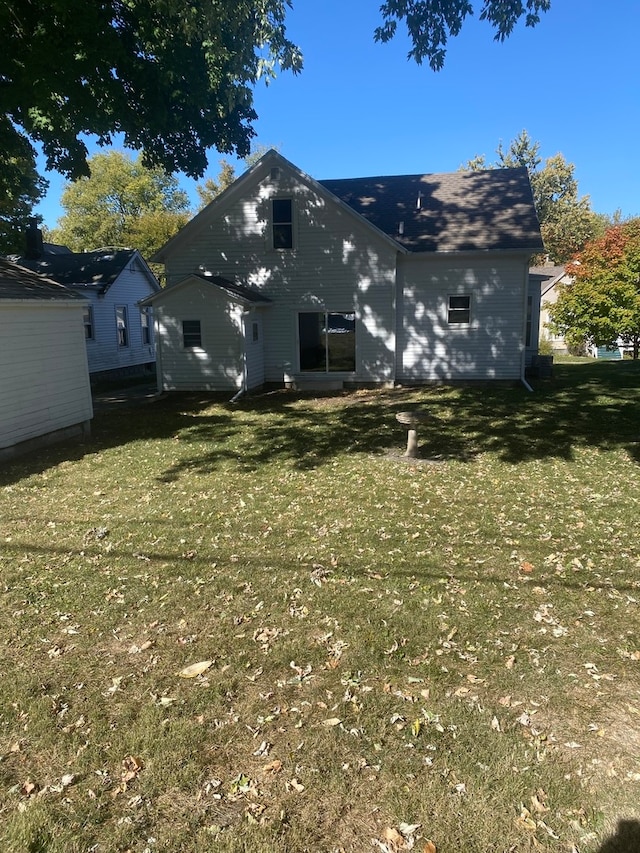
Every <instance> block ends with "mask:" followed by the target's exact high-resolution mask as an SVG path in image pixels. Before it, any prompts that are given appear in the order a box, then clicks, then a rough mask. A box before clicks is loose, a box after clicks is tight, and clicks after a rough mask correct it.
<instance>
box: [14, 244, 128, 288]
mask: <svg viewBox="0 0 640 853" xmlns="http://www.w3.org/2000/svg"><path fill="white" fill-rule="evenodd" d="M134 254H135V249H115V250H107V251H105V250H100V251H96V252H70V253H68V254H67V253H62V254H55V255H54V254H43V255H41V256H40V257H39V258H35V259H31V258H19V259H18V260H17V262H16V263H18V264H20V266H21V267H25V268H26V269H30V270H33V272H35V273H37V274H38V275H44V276H47V277H48V278H51V279H53V280H54V281H57V282H59V283H60V284H64V285H66V286H67V287H76V288H77V287H83V288H91V289H96V290H98V291H99V292H100V293H104V292H105V291H106V290H108V289H109V287H111V285H112V284H113V282H114V281H115V280H116V279H117V278H118V276H119V275H120V273H121V272H122V270H123V269H124V268H125V267H126V266H127V264H128V263H130V262H131V259H132V258H133V256H134Z"/></svg>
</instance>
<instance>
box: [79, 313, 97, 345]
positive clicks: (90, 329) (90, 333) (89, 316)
mask: <svg viewBox="0 0 640 853" xmlns="http://www.w3.org/2000/svg"><path fill="white" fill-rule="evenodd" d="M82 322H83V323H84V336H85V339H86V340H88V341H92V340H93V338H94V334H95V331H94V325H93V307H92V306H91V305H87V306H85V309H84V312H83V315H82Z"/></svg>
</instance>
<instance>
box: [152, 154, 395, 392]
mask: <svg viewBox="0 0 640 853" xmlns="http://www.w3.org/2000/svg"><path fill="white" fill-rule="evenodd" d="M280 174H281V177H280V178H279V179H278V180H272V179H271V176H270V173H269V171H268V170H265V171H264V173H263V175H262V178H261V179H260V180H258V181H257V182H256V183H255V184H253V185H252V186H251V187H250V188H248V189H247V193H248V194H247V195H245V196H243V197H238V198H236V199H235V200H234V201H232V202H230V203H229V205H228V206H227V207H226V208H222V209H221V210H220V212H219V213H218V214H215V212H214V210H215V208H214V207H213V206H212V208H211V213H210V214H209V212H206V213H205V214H203V215H202V216H203V219H202V225H201V226H200V228H199V230H198V231H197V232H195V233H192V235H191V239H190V240H189V241H188V243H187V241H185V242H184V243H182V244H179V245H178V246H176V247H175V248H174V249H173V251H172V253H171V256H170V257H169V258H168V259H167V264H166V268H167V277H168V284H172V283H175V282H178V281H180V280H181V279H183V278H184V277H185V276H187V275H189V274H190V273H192V272H194V271H197V270H199V269H202V268H203V267H205V268H206V269H208V271H209V272H211V273H213V274H214V275H221V276H226V277H228V278H230V279H234V280H238V281H242V282H244V283H246V284H248V285H249V286H251V287H254V288H256V289H258V290H260V291H261V292H262V293H264V295H265V296H268V297H269V298H270V299H272V300H273V305H272V306H271V307H270V308H269V309H268V310H267V311H265V312H264V315H263V329H264V359H265V380H266V381H268V382H282V381H283V376H284V372H285V370H288V371H290V372H291V371H292V372H293V373H297V372H298V371H299V362H298V352H297V314H298V312H299V311H313V310H326V311H336V312H350V311H353V312H355V314H356V371H355V373H354V374H348V375H346V376H345V378H350V379H354V380H392V379H393V374H394V369H395V358H394V353H395V323H394V316H393V301H394V286H395V267H396V252H395V250H394V249H393V247H392V246H390V245H388V244H387V243H386V242H385V241H384V240H383V239H382V238H378V237H377V236H376V235H375V233H374V232H373V231H371V229H369V228H368V227H367V226H366V225H365V224H361V223H359V222H358V221H357V220H355V219H354V218H353V216H351V215H350V214H349V213H348V212H346V211H345V210H344V209H342V208H341V207H340V206H339V205H338V204H334V203H332V202H329V203H328V202H327V201H326V200H325V198H324V197H323V196H321V195H320V194H318V193H316V192H315V191H314V190H313V189H312V188H311V187H310V186H308V185H307V184H306V183H301V182H300V181H298V180H297V179H294V178H293V176H292V175H291V174H290V173H288V172H287V171H286V170H284V169H283V170H281V173H280ZM273 197H282V198H292V199H293V201H294V248H293V249H292V250H284V251H277V250H273V249H272V248H271V246H270V216H271V213H270V210H271V204H270V200H271V198H273ZM214 205H215V202H214Z"/></svg>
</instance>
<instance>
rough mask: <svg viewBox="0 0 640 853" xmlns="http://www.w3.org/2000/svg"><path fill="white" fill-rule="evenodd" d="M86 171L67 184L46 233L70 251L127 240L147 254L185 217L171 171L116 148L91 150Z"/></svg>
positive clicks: (182, 198)
mask: <svg viewBox="0 0 640 853" xmlns="http://www.w3.org/2000/svg"><path fill="white" fill-rule="evenodd" d="M89 166H90V170H91V174H90V176H89V177H82V178H79V179H78V180H77V181H74V182H73V183H70V184H68V185H67V186H66V187H65V189H64V191H63V193H62V199H61V205H62V208H63V210H64V215H63V216H62V217H61V218H60V220H59V222H58V227H57V228H55V229H54V230H53V231H52V232H50V233H49V234H48V237H49V239H51V240H52V241H54V242H58V243H63V244H65V245H67V246H69V248H70V249H72V250H73V251H77V252H80V251H83V250H86V249H97V248H99V247H102V246H130V247H132V248H135V249H138V250H139V251H140V252H141V253H142V255H144V256H145V257H149V256H150V255H151V254H153V252H155V251H156V249H159V248H160V246H162V245H163V244H164V243H165V242H166V241H167V240H168V239H169V238H170V237H172V236H173V235H174V234H176V233H177V231H178V230H179V229H180V228H181V227H182V226H183V225H184V224H185V223H186V222H187V221H188V219H189V199H188V197H187V194H186V193H184V192H183V191H182V190H180V189H179V186H178V181H177V179H176V178H175V177H173V176H170V175H167V174H166V172H164V171H163V170H162V169H161V168H160V167H158V166H155V167H148V166H145V165H144V164H143V163H142V161H141V157H140V156H137V157H136V158H135V159H134V158H132V157H131V156H130V155H129V154H126V153H123V152H121V151H109V152H106V153H99V154H95V155H94V156H93V157H91V158H90V159H89Z"/></svg>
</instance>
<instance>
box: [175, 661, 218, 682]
mask: <svg viewBox="0 0 640 853" xmlns="http://www.w3.org/2000/svg"><path fill="white" fill-rule="evenodd" d="M212 664H213V661H212V660H201V661H199V662H198V663H192V664H191V665H190V666H185V668H184V669H181V670H180V672H177V673H176V675H178V676H180V678H195V677H196V676H197V675H202V673H203V672H206V671H207V670H208V669H209V667H210V666H211V665H212Z"/></svg>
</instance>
